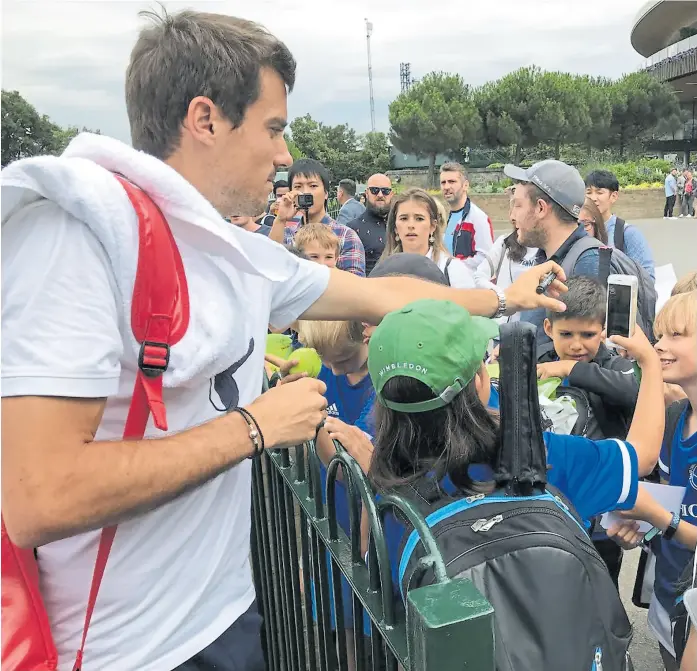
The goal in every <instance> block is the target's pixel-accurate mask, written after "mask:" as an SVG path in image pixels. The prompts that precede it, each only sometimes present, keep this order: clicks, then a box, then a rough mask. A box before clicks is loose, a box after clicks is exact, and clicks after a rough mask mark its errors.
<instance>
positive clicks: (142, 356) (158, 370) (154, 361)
mask: <svg viewBox="0 0 697 671" xmlns="http://www.w3.org/2000/svg"><path fill="white" fill-rule="evenodd" d="M168 366H169V345H168V344H167V343H164V342H153V341H152V340H143V342H142V343H141V345H140V353H139V354H138V368H140V370H141V371H143V375H146V376H147V377H159V376H160V375H162V373H164V372H165V371H166V370H167V367H168Z"/></svg>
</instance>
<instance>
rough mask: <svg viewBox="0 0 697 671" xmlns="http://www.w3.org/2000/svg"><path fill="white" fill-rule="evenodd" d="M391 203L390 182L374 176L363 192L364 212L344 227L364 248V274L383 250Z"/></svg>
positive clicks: (382, 176) (385, 177)
mask: <svg viewBox="0 0 697 671" xmlns="http://www.w3.org/2000/svg"><path fill="white" fill-rule="evenodd" d="M391 203H392V182H391V181H390V178H389V177H388V176H387V175H381V174H376V175H373V176H372V177H371V178H370V179H369V180H368V185H367V186H366V190H365V212H363V214H362V215H361V216H360V217H358V218H356V219H354V220H353V221H349V222H348V223H347V224H346V225H347V226H348V227H349V228H352V229H353V230H354V231H356V233H358V237H359V238H360V239H361V242H362V243H363V247H364V248H365V273H366V275H369V274H370V271H371V270H372V269H373V268H374V267H375V264H376V263H377V262H378V261H379V260H380V256H382V252H383V250H384V249H385V235H386V231H387V215H388V214H389V212H390V204H391Z"/></svg>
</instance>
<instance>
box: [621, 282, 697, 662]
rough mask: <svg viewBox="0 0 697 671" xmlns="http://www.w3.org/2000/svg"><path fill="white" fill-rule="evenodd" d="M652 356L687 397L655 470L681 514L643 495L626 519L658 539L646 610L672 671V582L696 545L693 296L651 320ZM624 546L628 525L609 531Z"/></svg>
mask: <svg viewBox="0 0 697 671" xmlns="http://www.w3.org/2000/svg"><path fill="white" fill-rule="evenodd" d="M654 330H655V332H656V337H657V338H658V339H659V340H658V342H657V343H656V351H657V352H658V356H659V357H660V361H661V366H662V369H663V379H664V381H665V382H667V383H671V384H676V385H678V386H680V387H681V388H682V390H683V391H684V392H685V394H686V395H687V400H685V401H678V404H679V405H675V406H673V407H672V408H671V412H674V411H677V413H678V414H677V422H675V428H674V430H673V431H672V435H667V434H666V436H665V439H664V441H663V447H662V449H661V454H660V458H659V461H658V465H659V468H660V472H661V480H662V482H664V483H668V484H671V485H677V486H679V487H685V496H684V498H683V502H682V505H681V506H680V510H666V509H665V508H663V507H662V506H660V505H659V504H658V503H657V502H656V501H655V500H654V499H652V498H651V497H650V496H648V495H647V494H646V493H645V492H642V494H641V496H640V497H639V498H638V500H637V505H636V507H635V509H634V510H632V511H630V513H628V515H627V516H631V517H632V518H635V519H641V520H646V521H647V522H650V523H651V524H652V525H653V526H654V527H657V528H658V529H659V530H660V531H661V532H662V535H661V536H660V537H659V538H656V539H654V540H653V541H652V542H651V550H652V551H653V552H654V554H655V555H656V577H655V582H654V595H653V599H652V601H651V607H650V608H649V627H650V628H651V629H652V630H653V632H654V634H655V635H656V637H657V638H658V642H659V645H660V647H661V655H662V657H663V660H664V665H665V667H666V669H677V664H676V662H675V660H674V650H673V642H672V636H671V625H670V613H671V611H672V609H673V606H674V603H675V597H676V583H677V582H678V579H679V577H680V575H681V573H682V571H683V570H684V569H685V566H686V564H687V563H688V562H689V561H690V559H691V557H692V553H693V552H694V550H695V546H697V413H696V412H695V408H697V293H696V292H694V291H692V292H690V293H686V294H679V295H677V296H673V297H672V298H671V299H670V300H669V301H668V302H667V303H666V305H665V306H664V308H663V309H662V310H661V312H660V313H659V315H658V317H657V318H656V323H655V325H654ZM608 535H610V536H615V537H616V538H617V539H618V541H620V542H622V545H623V547H626V548H633V547H636V546H637V544H638V542H639V541H640V540H641V535H640V534H638V532H637V527H636V526H635V525H634V524H633V523H630V524H625V525H615V526H614V527H613V528H611V529H609V530H608Z"/></svg>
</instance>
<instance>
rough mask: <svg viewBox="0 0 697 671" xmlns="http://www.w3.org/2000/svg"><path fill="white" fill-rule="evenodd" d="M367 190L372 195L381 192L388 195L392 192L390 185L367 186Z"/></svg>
mask: <svg viewBox="0 0 697 671" xmlns="http://www.w3.org/2000/svg"><path fill="white" fill-rule="evenodd" d="M368 191H370V193H372V194H373V195H374V196H377V195H378V194H379V193H382V195H383V196H389V195H390V194H391V193H392V187H390V186H369V187H368Z"/></svg>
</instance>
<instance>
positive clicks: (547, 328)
mask: <svg viewBox="0 0 697 671" xmlns="http://www.w3.org/2000/svg"><path fill="white" fill-rule="evenodd" d="M543 326H544V329H545V333H546V334H547V337H548V338H551V337H552V322H551V321H549V319H545V321H544V324H543Z"/></svg>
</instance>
